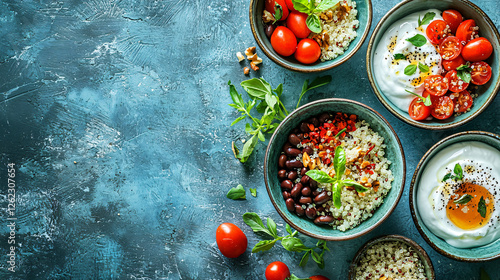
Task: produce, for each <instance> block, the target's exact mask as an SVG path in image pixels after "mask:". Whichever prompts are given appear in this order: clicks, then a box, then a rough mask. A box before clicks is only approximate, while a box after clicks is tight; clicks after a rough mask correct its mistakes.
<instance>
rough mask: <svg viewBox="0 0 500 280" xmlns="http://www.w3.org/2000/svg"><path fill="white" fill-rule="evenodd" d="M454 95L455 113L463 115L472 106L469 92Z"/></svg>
mask: <svg viewBox="0 0 500 280" xmlns="http://www.w3.org/2000/svg"><path fill="white" fill-rule="evenodd" d="M452 95H453V101H454V102H455V112H457V113H463V112H465V111H467V109H469V108H470V107H471V106H472V97H471V96H470V93H469V92H468V91H467V90H464V91H461V92H459V93H453V94H452ZM450 97H451V95H450Z"/></svg>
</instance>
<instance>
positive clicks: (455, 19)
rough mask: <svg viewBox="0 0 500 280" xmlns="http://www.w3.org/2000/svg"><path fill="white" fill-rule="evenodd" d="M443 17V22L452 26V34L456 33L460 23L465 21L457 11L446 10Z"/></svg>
mask: <svg viewBox="0 0 500 280" xmlns="http://www.w3.org/2000/svg"><path fill="white" fill-rule="evenodd" d="M442 16H443V20H444V21H445V22H446V23H447V24H448V25H449V26H450V30H451V33H455V32H456V31H457V28H458V26H459V25H460V23H461V22H462V21H463V20H464V18H463V17H462V14H460V12H458V11H456V10H446V11H444V12H443V15H442Z"/></svg>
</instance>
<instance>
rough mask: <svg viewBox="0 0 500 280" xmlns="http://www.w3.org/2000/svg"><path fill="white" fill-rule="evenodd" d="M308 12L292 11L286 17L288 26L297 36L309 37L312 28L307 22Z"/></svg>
mask: <svg viewBox="0 0 500 280" xmlns="http://www.w3.org/2000/svg"><path fill="white" fill-rule="evenodd" d="M306 19H307V14H304V13H299V12H291V13H290V15H288V18H287V19H286V27H288V28H289V29H290V30H292V32H293V34H295V36H296V37H297V38H307V36H309V34H311V30H310V29H309V27H307V24H306Z"/></svg>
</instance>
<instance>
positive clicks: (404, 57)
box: [394, 53, 406, 60]
mask: <svg viewBox="0 0 500 280" xmlns="http://www.w3.org/2000/svg"><path fill="white" fill-rule="evenodd" d="M394 59H397V60H399V59H406V55H404V54H402V53H397V54H395V55H394Z"/></svg>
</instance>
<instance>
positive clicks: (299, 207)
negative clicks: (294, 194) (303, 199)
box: [295, 204, 305, 217]
mask: <svg viewBox="0 0 500 280" xmlns="http://www.w3.org/2000/svg"><path fill="white" fill-rule="evenodd" d="M295 213H297V216H300V217H302V216H304V214H305V210H304V209H303V208H302V205H300V204H295Z"/></svg>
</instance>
